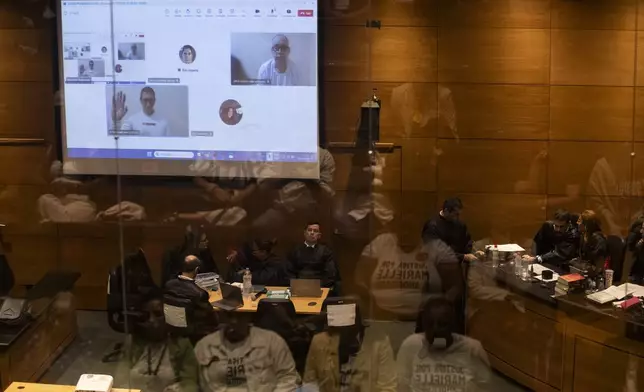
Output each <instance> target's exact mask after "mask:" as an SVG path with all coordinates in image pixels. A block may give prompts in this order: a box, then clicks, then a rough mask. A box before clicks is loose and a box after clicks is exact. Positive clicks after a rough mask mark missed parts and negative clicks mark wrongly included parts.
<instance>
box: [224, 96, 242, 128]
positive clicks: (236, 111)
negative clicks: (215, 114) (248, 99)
mask: <svg viewBox="0 0 644 392" xmlns="http://www.w3.org/2000/svg"><path fill="white" fill-rule="evenodd" d="M243 115H244V113H243V111H242V107H241V105H240V104H239V102H237V101H235V100H234V99H228V100H226V101H224V102H223V103H222V104H221V106H220V107H219V118H221V121H223V122H224V124H226V125H237V124H238V123H239V122H240V121H241V119H242V116H243Z"/></svg>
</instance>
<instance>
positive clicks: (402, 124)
mask: <svg viewBox="0 0 644 392" xmlns="http://www.w3.org/2000/svg"><path fill="white" fill-rule="evenodd" d="M373 85H374V86H375V87H377V88H378V91H379V94H380V97H381V100H382V110H381V111H380V139H381V140H382V141H390V140H391V139H393V138H401V137H408V138H428V137H435V136H436V132H437V131H436V128H437V126H438V124H439V122H440V123H441V124H444V123H446V122H447V121H449V120H448V119H446V118H448V117H450V116H451V112H450V109H449V101H450V100H451V97H450V96H445V94H441V95H440V102H442V103H440V104H439V94H438V91H439V90H440V91H442V87H441V86H437V85H436V84H435V83H402V84H399V83H376V84H373ZM439 106H440V107H441V108H442V109H441V108H439Z"/></svg>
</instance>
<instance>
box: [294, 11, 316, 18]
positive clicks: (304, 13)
mask: <svg viewBox="0 0 644 392" xmlns="http://www.w3.org/2000/svg"><path fill="white" fill-rule="evenodd" d="M297 16H306V17H311V16H313V10H297Z"/></svg>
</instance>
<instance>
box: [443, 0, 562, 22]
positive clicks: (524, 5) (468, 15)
mask: <svg viewBox="0 0 644 392" xmlns="http://www.w3.org/2000/svg"><path fill="white" fill-rule="evenodd" d="M438 8H439V19H438V21H439V24H440V25H441V26H447V27H452V26H468V27H515V28H516V27H519V28H520V27H525V28H548V27H549V25H550V9H549V4H548V2H547V1H540V0H524V1H513V0H496V1H479V0H460V1H453V0H439V7H438Z"/></svg>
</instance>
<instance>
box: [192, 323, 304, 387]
mask: <svg viewBox="0 0 644 392" xmlns="http://www.w3.org/2000/svg"><path fill="white" fill-rule="evenodd" d="M251 318H252V315H251V314H247V313H239V312H225V313H224V321H225V322H224V326H223V328H222V329H220V330H219V331H217V332H215V333H213V334H210V335H208V336H206V337H205V338H203V339H202V340H201V341H200V342H199V343H197V345H196V346H195V356H196V360H197V364H198V373H199V374H198V375H197V377H198V379H199V381H200V382H199V384H200V385H201V390H202V391H204V392H208V391H224V390H227V391H257V392H264V391H265V392H269V391H270V392H273V391H278V392H287V391H295V389H296V382H297V379H298V375H297V371H296V370H295V362H293V357H292V356H291V353H290V351H289V349H288V346H287V345H286V343H285V342H284V340H283V339H282V338H281V337H280V336H279V335H277V334H276V333H275V332H272V331H267V330H265V329H261V328H257V327H253V326H251V324H250V321H251ZM186 369H187V370H188V371H189V369H190V367H187V368H186ZM181 376H182V378H183V377H185V378H186V379H192V378H195V375H194V373H193V374H182V375H181ZM195 384H196V383H195ZM187 390H191V389H190V388H187Z"/></svg>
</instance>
